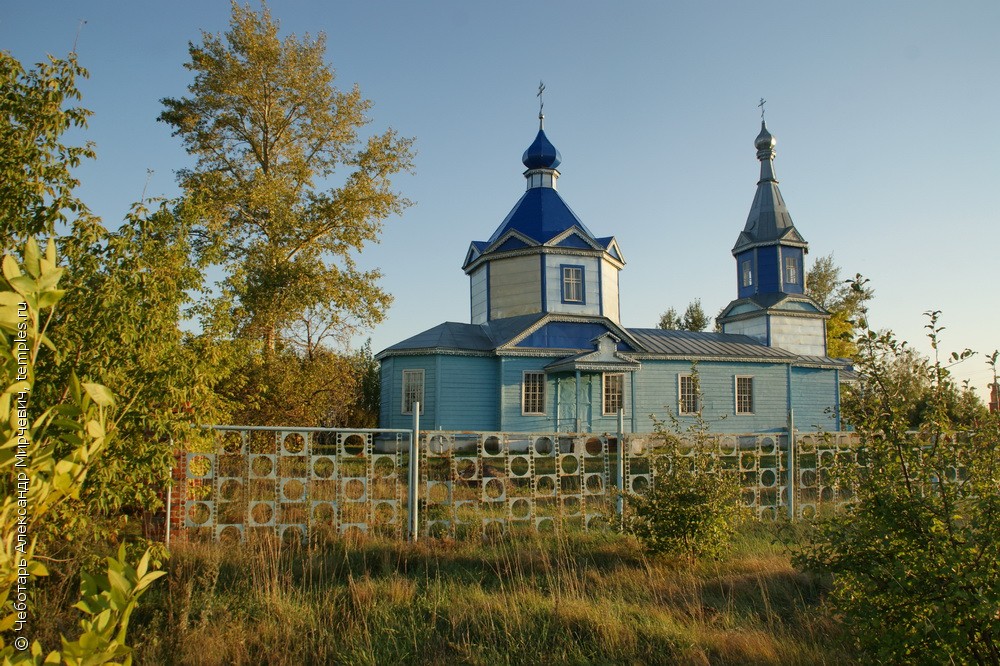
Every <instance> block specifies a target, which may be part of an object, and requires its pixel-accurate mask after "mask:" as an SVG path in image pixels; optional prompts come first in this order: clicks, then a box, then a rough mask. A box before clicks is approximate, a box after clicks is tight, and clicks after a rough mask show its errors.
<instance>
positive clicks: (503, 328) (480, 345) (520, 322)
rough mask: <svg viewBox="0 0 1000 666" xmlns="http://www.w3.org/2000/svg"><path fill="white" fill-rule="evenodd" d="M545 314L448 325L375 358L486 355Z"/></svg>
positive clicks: (390, 349)
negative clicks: (421, 354)
mask: <svg viewBox="0 0 1000 666" xmlns="http://www.w3.org/2000/svg"><path fill="white" fill-rule="evenodd" d="M544 316H545V315H544V314H543V313H536V314H529V315H521V316H518V317H507V318H505V319H494V320H493V321H490V322H487V323H485V324H462V323H459V322H454V321H446V322H444V323H443V324H438V325H437V326H435V327H434V328H429V329H427V330H426V331H424V332H423V333H417V334H416V335H414V336H413V337H410V338H407V339H406V340H403V341H402V342H397V343H396V344H394V345H392V346H391V347H388V348H386V349H384V350H382V351H381V352H379V354H378V355H377V356H376V358H382V357H384V356H391V355H393V353H394V352H401V351H406V352H417V351H424V352H432V351H434V352H438V351H453V352H486V351H492V350H494V349H496V348H497V347H500V346H501V345H503V344H505V343H507V342H509V341H510V340H511V339H512V338H514V337H515V336H516V335H518V334H519V333H521V332H522V331H524V330H525V329H527V328H530V327H531V325H532V324H534V323H535V322H537V321H538V320H539V319H541V318H543V317H544Z"/></svg>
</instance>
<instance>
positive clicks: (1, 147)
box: [0, 51, 94, 250]
mask: <svg viewBox="0 0 1000 666" xmlns="http://www.w3.org/2000/svg"><path fill="white" fill-rule="evenodd" d="M86 76H87V71H86V70H85V69H84V68H82V67H81V66H80V65H79V64H78V63H77V61H76V55H75V54H70V55H69V57H68V58H66V59H58V58H54V57H51V56H50V57H49V60H48V62H46V63H39V64H38V65H36V66H35V67H33V68H31V69H25V68H24V67H23V66H22V65H21V63H20V62H19V61H18V60H17V59H15V58H14V57H12V56H11V55H10V54H9V53H7V52H5V51H0V239H2V242H3V247H4V248H6V249H7V250H13V249H15V248H19V247H23V243H24V242H25V241H26V240H27V239H28V238H30V237H34V236H39V235H43V236H51V235H52V234H53V233H54V232H55V226H56V224H57V223H59V222H64V221H66V220H67V213H74V214H75V215H77V216H81V215H85V214H86V211H87V209H86V206H84V205H83V203H82V202H80V200H79V199H78V198H77V197H76V196H75V194H74V193H73V188H74V187H76V185H77V180H76V178H75V177H74V176H73V174H72V169H73V168H75V167H77V166H79V164H80V163H81V162H82V161H83V160H84V159H87V158H92V157H93V156H94V151H93V147H92V146H91V145H90V144H89V143H88V144H84V145H82V146H71V145H67V144H65V143H63V141H62V135H63V133H64V132H65V131H66V130H68V129H70V128H72V127H85V126H86V124H87V118H88V117H89V116H90V111H88V110H86V109H84V108H82V107H79V106H73V104H74V103H75V102H76V101H77V100H79V99H80V91H79V90H78V89H77V87H76V81H77V79H78V78H85V77H86Z"/></svg>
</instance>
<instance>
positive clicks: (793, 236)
mask: <svg viewBox="0 0 1000 666" xmlns="http://www.w3.org/2000/svg"><path fill="white" fill-rule="evenodd" d="M760 127H761V129H760V134H759V135H757V139H756V141H755V142H754V146H755V147H756V148H757V159H758V160H760V180H758V181H757V193H756V194H755V195H754V198H753V205H751V206H750V214H749V215H748V216H747V223H746V226H744V228H743V231H742V232H740V235H739V237H738V238H737V239H736V245H735V246H734V247H733V254H737V253H739V252H742V251H744V250H747V249H749V248H751V247H754V246H756V245H766V244H770V243H775V242H781V241H784V242H786V243H787V244H790V245H798V246H801V247H805V246H806V245H807V243H806V242H805V239H803V238H802V236H801V235H800V234H799V233H798V231H797V230H796V229H795V224H794V223H793V222H792V216H791V215H789V213H788V208H787V207H786V206H785V200H784V198H783V197H782V196H781V190H779V189H778V179H777V178H776V177H775V175H774V164H773V161H774V145H775V143H776V141H775V139H774V137H773V136H771V133H770V132H768V131H767V126H766V125H764V122H763V121H761V124H760Z"/></svg>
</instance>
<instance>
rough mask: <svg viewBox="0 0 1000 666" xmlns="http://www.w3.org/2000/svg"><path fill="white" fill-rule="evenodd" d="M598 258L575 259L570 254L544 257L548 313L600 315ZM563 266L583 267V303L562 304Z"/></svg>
mask: <svg viewBox="0 0 1000 666" xmlns="http://www.w3.org/2000/svg"><path fill="white" fill-rule="evenodd" d="M599 262H600V259H599V258H598V257H577V256H573V255H570V254H546V255H545V302H546V305H547V310H548V312H565V313H570V314H587V315H597V314H600V310H601V305H600V298H601V284H600V281H599V280H598V274H597V273H598V270H597V266H598V263H599ZM563 265H571V266H583V293H584V302H583V303H563V302H562V270H561V267H562V266H563Z"/></svg>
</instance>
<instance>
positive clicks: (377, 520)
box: [175, 427, 863, 541]
mask: <svg viewBox="0 0 1000 666" xmlns="http://www.w3.org/2000/svg"><path fill="white" fill-rule="evenodd" d="M215 434H216V444H217V446H216V448H215V450H214V451H208V452H190V453H186V454H184V457H183V461H182V464H183V467H184V473H183V475H182V478H183V482H184V485H183V487H182V489H181V493H180V496H178V497H176V499H177V500H178V501H176V503H175V505H176V509H175V510H179V511H182V512H183V521H182V526H183V528H184V529H185V530H186V531H187V533H188V535H189V537H190V536H196V537H198V538H207V539H213V540H233V541H242V540H245V539H246V538H248V536H251V535H253V534H260V533H263V534H271V535H278V536H280V537H282V538H284V539H294V540H300V541H308V540H309V539H310V538H312V537H313V536H314V535H316V534H317V533H318V532H325V533H329V534H344V535H347V534H352V533H361V534H377V535H381V536H386V537H393V538H403V537H404V536H405V535H406V527H405V526H406V525H407V522H408V521H407V518H408V515H409V502H408V499H407V498H408V483H407V479H408V472H409V449H410V437H411V432H410V431H402V430H395V431H374V430H366V431H361V430H339V429H336V430H335V429H319V428H313V429H302V428H249V427H248V428H235V427H219V428H217V429H216V432H215ZM681 439H682V448H683V447H684V442H683V437H682V438H681ZM618 441H619V437H618V435H616V434H590V433H585V434H567V433H531V434H528V433H509V432H452V431H423V432H421V433H420V436H419V451H420V453H419V482H418V497H419V501H418V507H419V511H420V515H419V528H420V533H421V534H423V535H432V536H441V537H444V536H448V537H452V538H468V537H471V536H475V535H486V534H491V533H496V534H500V533H514V532H521V531H539V532H553V531H560V530H564V529H569V530H581V531H589V530H599V529H605V528H607V527H609V526H611V525H616V524H617V523H618V517H617V510H616V502H617V499H618V493H617V489H618V487H619V479H618V455H619V453H618ZM622 442H623V443H622V449H623V451H622V454H621V464H622V481H621V487H622V488H623V489H624V491H625V493H626V494H627V493H643V492H646V491H647V490H648V489H649V488H651V487H652V486H653V485H654V484H655V483H656V480H657V467H658V464H657V462H656V461H657V459H658V458H660V457H662V456H664V455H665V453H664V450H663V448H664V447H663V441H662V439H661V438H659V437H658V436H656V435H652V434H625V435H624V436H622ZM789 448H790V447H789V438H788V435H787V433H764V434H716V435H710V436H708V438H707V439H706V440H704V441H703V442H702V450H704V451H706V452H707V453H708V454H709V455H712V456H714V457H716V458H718V460H720V461H721V462H722V463H723V466H724V467H726V468H728V469H732V470H738V473H739V475H740V479H741V484H742V488H743V501H744V503H745V504H746V505H747V506H749V507H750V508H751V509H752V510H753V511H754V513H755V514H756V515H757V516H758V517H760V518H762V519H777V518H780V517H786V516H789V515H793V517H794V518H811V517H813V516H815V515H817V514H818V513H819V512H821V511H822V510H823V509H824V507H830V506H834V505H836V504H839V503H843V502H844V501H847V500H849V498H850V493H849V492H848V491H846V490H845V489H843V488H840V487H838V486H837V485H836V484H835V483H834V482H833V478H834V471H835V469H836V467H837V466H838V465H844V464H851V465H860V464H863V463H862V461H860V460H859V458H858V446H857V438H856V436H855V435H853V434H851V433H796V435H795V439H794V442H792V446H791V452H792V455H790V451H789ZM790 481H791V483H790ZM790 497H791V499H792V508H791V509H790V508H789V498H790Z"/></svg>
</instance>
